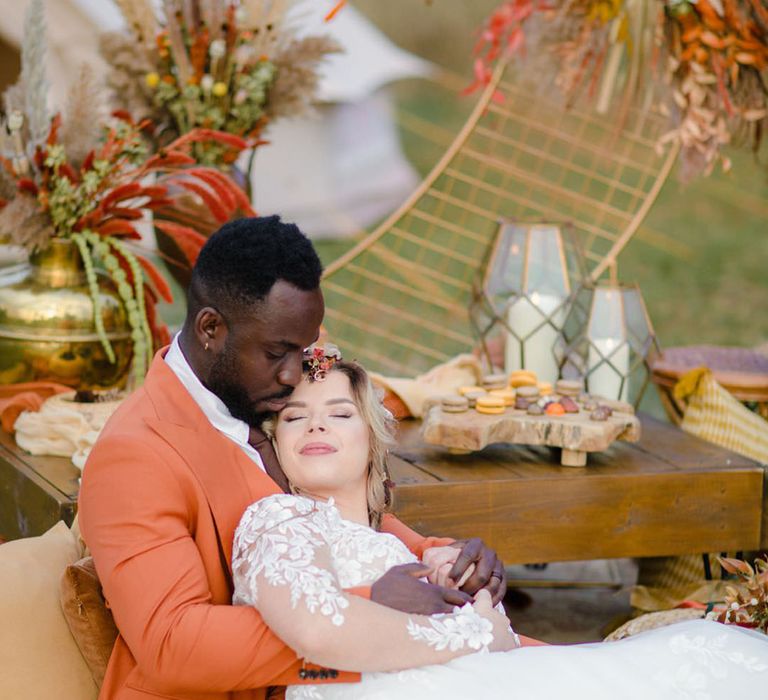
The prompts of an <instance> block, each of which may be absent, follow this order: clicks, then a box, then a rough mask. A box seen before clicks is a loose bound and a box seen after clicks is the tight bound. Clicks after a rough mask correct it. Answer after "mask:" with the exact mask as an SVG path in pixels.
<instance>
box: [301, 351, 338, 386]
mask: <svg viewBox="0 0 768 700" xmlns="http://www.w3.org/2000/svg"><path fill="white" fill-rule="evenodd" d="M340 359H341V351H340V350H339V348H337V347H336V346H335V345H334V344H333V343H327V344H326V345H310V346H309V347H308V348H307V349H306V350H304V359H303V363H304V371H305V372H307V379H308V380H309V381H310V382H322V381H323V380H324V379H325V377H326V375H327V374H328V372H330V370H331V367H333V365H334V364H336V362H338V361H339V360H340Z"/></svg>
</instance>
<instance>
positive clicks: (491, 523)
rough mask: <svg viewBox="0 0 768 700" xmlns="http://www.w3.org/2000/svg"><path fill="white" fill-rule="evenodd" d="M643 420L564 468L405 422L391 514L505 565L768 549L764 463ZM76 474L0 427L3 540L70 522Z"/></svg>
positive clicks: (548, 457)
mask: <svg viewBox="0 0 768 700" xmlns="http://www.w3.org/2000/svg"><path fill="white" fill-rule="evenodd" d="M642 424H643V437H642V439H641V441H640V442H638V443H634V444H630V443H616V444H615V445H614V446H613V447H611V448H610V449H609V450H607V451H606V452H602V453H595V454H593V455H591V456H590V460H589V464H588V465H587V466H586V467H561V466H560V465H559V455H558V454H557V450H552V449H550V448H543V447H531V448H526V447H513V446H506V445H495V446H491V447H488V448H486V449H485V450H483V451H482V452H477V453H474V454H471V455H464V456H453V455H449V454H447V453H445V452H442V451H441V450H440V449H438V448H435V447H432V446H427V445H424V444H423V443H422V442H421V441H420V440H419V436H418V428H419V423H418V422H415V421H407V422H404V423H403V425H402V428H401V431H400V438H399V444H398V446H397V447H396V448H395V449H394V450H393V454H392V455H391V456H390V469H391V471H392V477H393V479H394V480H395V481H396V482H397V484H398V485H397V488H396V489H395V497H396V507H397V512H398V514H399V516H400V517H401V518H402V519H403V520H405V521H406V522H408V523H409V524H410V525H411V526H413V527H414V528H415V529H416V530H418V531H420V532H423V533H424V534H441V535H449V536H453V537H470V536H479V537H482V538H483V539H484V540H485V541H486V542H487V543H488V544H489V545H490V546H492V547H494V548H495V549H496V550H497V551H498V552H499V554H500V555H501V556H502V558H503V559H504V560H505V561H506V562H508V563H527V562H545V561H566V560H569V559H570V560H573V559H597V558H611V557H645V556H664V555H669V554H684V553H691V552H703V551H726V550H727V551H733V550H740V549H743V550H747V549H757V548H758V547H766V548H768V515H767V514H766V512H765V511H766V503H767V502H768V500H767V499H766V496H764V493H763V488H764V487H763V483H764V478H763V469H762V468H761V466H760V465H758V464H757V463H756V462H753V461H751V460H749V459H746V458H744V457H740V456H738V455H736V454H734V453H733V452H729V451H727V450H723V449H721V448H719V447H716V446H714V445H711V444H709V443H707V442H704V441H702V440H699V439H698V438H695V437H692V436H690V435H688V434H686V433H684V432H682V431H681V430H680V429H679V428H675V427H673V426H670V425H668V424H666V423H661V422H659V421H656V420H653V419H651V418H648V417H645V416H643V417H642ZM79 475H80V474H79V472H78V470H77V469H76V468H75V467H74V466H73V465H72V464H71V462H70V461H69V460H67V459H63V458H60V457H32V456H30V455H26V454H24V453H23V452H22V451H21V450H20V449H19V448H18V447H17V446H16V445H15V443H14V442H13V440H12V438H10V437H9V436H8V435H5V434H2V433H0V538H5V539H15V538H17V537H23V536H30V535H38V534H41V533H42V532H45V530H47V529H48V528H49V527H51V526H52V525H53V524H54V523H55V522H56V521H57V520H59V519H63V520H65V521H66V522H67V523H71V522H72V518H73V517H74V514H75V510H76V504H77V489H78V477H79Z"/></svg>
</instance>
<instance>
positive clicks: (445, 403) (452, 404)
mask: <svg viewBox="0 0 768 700" xmlns="http://www.w3.org/2000/svg"><path fill="white" fill-rule="evenodd" d="M440 408H441V409H442V410H443V411H444V412H445V413H464V411H467V410H469V399H467V397H466V396H444V397H443V398H442V399H441V400H440Z"/></svg>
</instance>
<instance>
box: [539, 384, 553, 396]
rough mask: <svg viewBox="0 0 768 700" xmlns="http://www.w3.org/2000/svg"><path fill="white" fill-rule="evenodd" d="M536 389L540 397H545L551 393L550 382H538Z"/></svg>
mask: <svg viewBox="0 0 768 700" xmlns="http://www.w3.org/2000/svg"><path fill="white" fill-rule="evenodd" d="M538 387H539V394H540V395H541V396H547V395H548V394H551V393H552V382H539V384H538Z"/></svg>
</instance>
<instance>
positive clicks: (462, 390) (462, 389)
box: [456, 385, 485, 396]
mask: <svg viewBox="0 0 768 700" xmlns="http://www.w3.org/2000/svg"><path fill="white" fill-rule="evenodd" d="M456 391H458V393H459V394H461V395H462V396H466V395H467V394H468V393H470V392H476V391H480V392H482V393H483V394H484V393H485V389H483V387H481V386H475V385H469V386H460V387H459V388H458V389H457V390H456Z"/></svg>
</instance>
